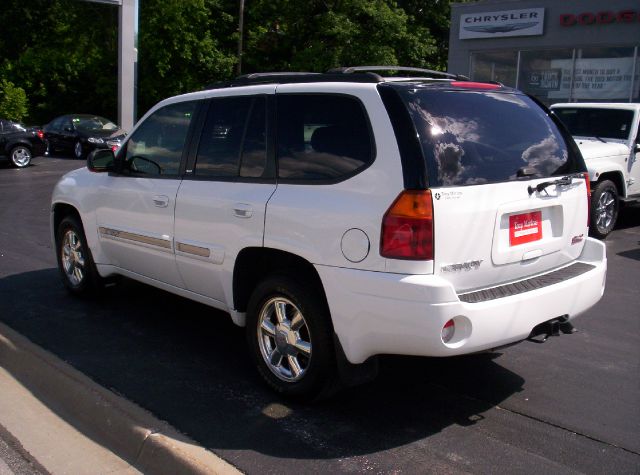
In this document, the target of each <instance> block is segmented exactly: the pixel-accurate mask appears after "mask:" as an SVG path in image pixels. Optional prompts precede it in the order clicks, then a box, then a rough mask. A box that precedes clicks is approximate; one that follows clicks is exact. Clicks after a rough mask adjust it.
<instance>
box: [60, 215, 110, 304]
mask: <svg viewBox="0 0 640 475" xmlns="http://www.w3.org/2000/svg"><path fill="white" fill-rule="evenodd" d="M56 245H57V257H58V269H59V270H60V275H61V276H62V282H63V283H64V285H65V287H66V288H67V289H68V290H69V292H71V293H72V294H76V295H89V294H93V293H95V292H96V291H98V290H99V289H101V288H102V282H103V280H102V278H101V277H100V276H99V275H98V271H97V270H96V267H95V264H94V262H93V257H92V256H91V251H90V250H89V246H88V245H87V240H86V238H85V235H84V231H83V229H82V224H80V222H79V221H78V220H77V219H76V218H75V217H73V216H67V217H65V218H64V219H63V220H62V221H61V222H60V225H59V226H58V230H57V234H56Z"/></svg>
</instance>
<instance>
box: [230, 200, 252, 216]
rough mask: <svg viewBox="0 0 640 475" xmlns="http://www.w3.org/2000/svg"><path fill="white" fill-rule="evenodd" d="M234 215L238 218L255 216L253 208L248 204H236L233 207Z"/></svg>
mask: <svg viewBox="0 0 640 475" xmlns="http://www.w3.org/2000/svg"><path fill="white" fill-rule="evenodd" d="M233 215H234V216H235V217H236V218H250V217H251V216H253V208H252V207H251V205H248V204H246V203H236V204H234V205H233Z"/></svg>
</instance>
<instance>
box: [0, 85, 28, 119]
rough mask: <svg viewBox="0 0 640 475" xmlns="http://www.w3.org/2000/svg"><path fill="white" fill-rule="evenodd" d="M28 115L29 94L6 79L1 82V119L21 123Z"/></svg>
mask: <svg viewBox="0 0 640 475" xmlns="http://www.w3.org/2000/svg"><path fill="white" fill-rule="evenodd" d="M26 115H27V94H26V93H25V92H24V89H22V88H21V87H16V86H15V84H13V83H12V82H10V81H7V80H6V79H2V80H0V117H2V118H4V119H9V120H15V121H21V120H22V119H24V117H25V116H26Z"/></svg>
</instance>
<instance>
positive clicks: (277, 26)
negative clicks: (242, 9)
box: [245, 0, 436, 71]
mask: <svg viewBox="0 0 640 475" xmlns="http://www.w3.org/2000/svg"><path fill="white" fill-rule="evenodd" d="M247 20H248V22H247V26H248V28H247V53H246V55H245V62H246V69H247V70H250V71H278V70H290V71H299V70H303V71H304V70H306V71H326V70H327V69H329V68H332V67H338V66H353V65H361V64H382V65H399V64H403V65H410V66H416V67H418V66H423V67H424V66H429V65H430V63H431V62H432V59H433V58H434V55H435V53H436V51H435V41H434V39H433V38H432V37H431V36H430V34H429V30H428V28H426V27H424V26H420V25H417V24H415V23H413V24H412V23H410V20H411V18H410V17H409V16H408V15H407V14H406V12H405V11H404V10H403V9H401V8H399V7H398V6H397V5H396V4H395V3H394V2H389V1H385V0H333V1H327V0H324V1H323V0H310V1H308V2H299V1H290V0H255V1H253V2H250V3H249V5H248V9H247Z"/></svg>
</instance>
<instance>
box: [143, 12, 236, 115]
mask: <svg viewBox="0 0 640 475" xmlns="http://www.w3.org/2000/svg"><path fill="white" fill-rule="evenodd" d="M226 7H227V8H231V5H229V4H227V5H226ZM224 8H225V5H223V4H222V2H221V1H219V0H190V1H182V0H144V1H141V2H140V36H139V44H138V51H139V54H138V58H139V63H138V81H139V82H138V109H139V111H140V114H139V115H142V113H143V112H144V111H146V110H147V109H148V108H149V107H151V106H152V105H153V104H155V103H156V102H158V101H159V100H161V99H164V98H165V97H167V96H171V95H175V94H180V93H185V92H190V91H194V90H197V89H202V87H203V86H204V85H206V84H209V83H211V82H214V81H217V80H220V79H227V78H229V77H231V75H232V72H233V67H234V64H235V62H236V59H235V54H234V52H233V44H234V43H233V38H234V32H235V25H236V21H237V20H236V19H235V17H234V16H233V15H232V14H231V13H228V12H227V11H225V9H224ZM235 38H237V36H235Z"/></svg>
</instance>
